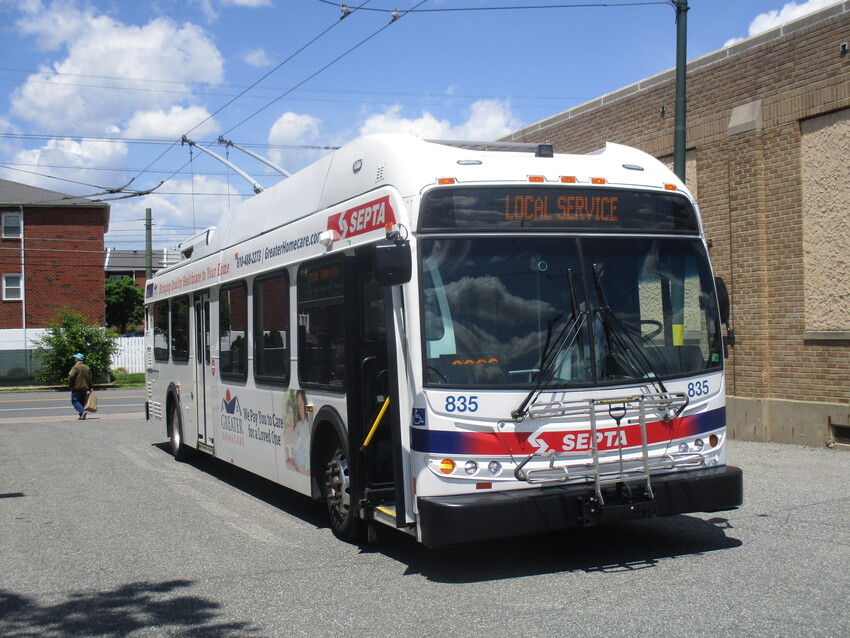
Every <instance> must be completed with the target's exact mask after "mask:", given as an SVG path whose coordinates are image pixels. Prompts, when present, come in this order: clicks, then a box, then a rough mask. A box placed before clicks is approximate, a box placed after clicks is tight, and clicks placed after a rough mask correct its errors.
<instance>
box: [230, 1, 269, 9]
mask: <svg viewBox="0 0 850 638" xmlns="http://www.w3.org/2000/svg"><path fill="white" fill-rule="evenodd" d="M221 4H222V6H225V7H226V6H231V7H249V8H252V9H256V8H257V7H270V6H272V3H271V0H222V2H221Z"/></svg>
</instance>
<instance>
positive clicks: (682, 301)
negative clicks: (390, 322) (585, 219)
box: [420, 235, 722, 388]
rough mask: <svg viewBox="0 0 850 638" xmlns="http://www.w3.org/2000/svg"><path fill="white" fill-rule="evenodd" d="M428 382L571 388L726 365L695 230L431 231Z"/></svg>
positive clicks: (426, 282)
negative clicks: (596, 233) (616, 233)
mask: <svg viewBox="0 0 850 638" xmlns="http://www.w3.org/2000/svg"><path fill="white" fill-rule="evenodd" d="M420 254H421V294H422V325H423V344H424V346H423V347H424V360H425V383H426V385H429V386H452V387H479V388H480V387H485V388H486V387H493V388H530V387H548V388H570V387H581V386H585V387H587V386H597V385H620V384H628V383H635V382H646V380H647V379H656V378H657V379H664V378H673V377H680V376H686V375H693V374H699V373H704V372H706V371H710V370H719V369H721V367H722V355H721V337H720V335H721V332H720V324H719V317H718V312H717V307H716V302H715V295H714V285H713V280H712V278H711V273H710V269H709V265H708V258H707V255H706V254H705V250H704V248H703V244H702V242H701V241H700V240H699V239H696V238H672V237H668V238H646V237H634V236H633V237H627V236H621V237H616V238H612V237H606V238H599V237H572V238H565V237H563V236H560V237H554V236H553V237H541V236H533V237H532V236H523V235H518V236H512V237H493V236H488V237H484V236H480V237H471V238H470V237H464V238H459V237H458V238H446V237H441V238H436V237H435V238H429V237H421V241H420Z"/></svg>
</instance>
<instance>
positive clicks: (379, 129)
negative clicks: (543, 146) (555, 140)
mask: <svg viewBox="0 0 850 638" xmlns="http://www.w3.org/2000/svg"><path fill="white" fill-rule="evenodd" d="M521 127H522V122H520V121H519V120H518V119H517V118H516V117H515V116H514V114H513V112H512V111H511V107H510V102H509V101H508V100H479V101H478V102H475V103H474V104H473V105H472V106H471V107H470V112H469V117H468V118H467V120H466V121H465V122H462V123H460V124H457V125H452V123H451V122H449V120H438V119H437V118H436V117H434V116H433V115H432V114H431V113H429V112H427V111H424V112H423V113H422V115H421V116H420V117H418V118H413V119H411V118H405V117H403V116H402V114H401V106H399V105H395V106H392V107H390V108H389V109H387V110H386V111H384V112H383V113H378V114H375V115H371V116H369V117H368V118H366V120H365V121H364V122H363V124H362V125H361V126H360V130H359V132H360V135H369V134H372V133H411V134H413V135H418V136H419V137H422V138H428V139H453V140H481V141H490V140H495V139H497V138H499V137H502V136H504V135H507V134H508V133H510V132H511V131H515V130H516V129H518V128H521Z"/></svg>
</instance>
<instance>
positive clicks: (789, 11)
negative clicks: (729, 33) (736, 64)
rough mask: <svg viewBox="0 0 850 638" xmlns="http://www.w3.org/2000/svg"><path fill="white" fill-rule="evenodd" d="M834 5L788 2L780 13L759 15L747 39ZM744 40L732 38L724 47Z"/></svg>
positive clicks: (824, 0) (830, 0)
mask: <svg viewBox="0 0 850 638" xmlns="http://www.w3.org/2000/svg"><path fill="white" fill-rule="evenodd" d="M832 4H836V0H806V2H803V3H801V4H797V3H796V2H788V3H787V4H785V6H783V7H782V8H781V9H779V10H778V11H777V10H776V9H774V10H772V11H767V12H765V13H760V14H759V15H757V16H756V17H755V19H754V20H753V21H752V22H750V27H749V29H748V33H747V37H750V38H751V37H753V36H754V35H758V34H759V33H764V32H765V31H770V30H771V29H775V28H776V27H780V26H782V25H783V24H785V23H787V22H791V21H792V20H796V19H797V18H802V17H803V16H805V15H808V14H810V13H813V12H815V11H819V10H820V9H823V8H824V7H828V6H829V5H832ZM744 39H745V38H732V39H731V40H728V41H727V42H726V43H725V44H724V45H723V46H724V47H728V46H732V45H733V44H737V43H738V42H741V41H742V40H744Z"/></svg>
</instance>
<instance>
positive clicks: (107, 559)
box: [0, 389, 850, 637]
mask: <svg viewBox="0 0 850 638" xmlns="http://www.w3.org/2000/svg"><path fill="white" fill-rule="evenodd" d="M99 397H100V399H99V401H100V405H101V406H102V407H101V411H99V412H98V413H97V414H94V415H91V416H90V417H89V418H88V419H87V420H85V421H78V420H77V418H76V414H75V413H74V412H73V409H72V408H71V406H70V401H69V397H68V394H67V393H56V394H53V393H50V394H46V395H45V396H39V395H38V394H37V393H14V394H3V395H0V401H2V402H0V409H2V412H0V437H2V444H0V536H2V539H3V542H2V549H0V636H364V635H368V636H441V637H442V636H453V637H458V636H460V637H463V636H555V635H559V636H561V635H572V634H578V635H583V636H641V635H663V636H717V635H720V636H730V635H731V636H840V635H848V634H850V610H848V607H847V599H848V596H850V489H848V488H850V453H848V452H846V451H840V450H827V449H810V448H803V447H796V446H787V445H775V444H762V443H744V442H738V441H732V442H731V443H730V446H729V460H730V463H731V464H732V465H738V466H740V467H741V468H743V470H744V481H745V483H744V488H745V504H744V506H743V507H742V508H741V509H739V510H737V511H733V512H721V513H715V514H702V515H688V516H678V517H674V518H669V519H654V520H647V521H639V522H630V523H622V524H617V525H611V526H608V527H604V528H596V529H586V530H576V531H571V532H568V533H560V534H548V535H544V536H535V537H524V538H514V539H508V540H505V541H498V542H491V543H483V544H477V545H471V546H465V547H458V548H449V549H440V550H433V549H428V548H425V547H422V546H419V545H417V544H416V543H415V542H414V541H413V540H412V539H411V538H409V537H407V536H404V535H402V534H399V533H396V532H394V531H392V530H385V531H382V533H381V534H380V542H379V543H378V544H375V545H370V546H364V547H357V546H352V545H347V544H345V543H342V542H340V541H338V540H337V539H335V538H334V536H333V535H332V534H331V532H330V530H329V529H328V527H327V524H326V520H325V512H324V509H323V506H322V505H321V504H319V503H315V502H312V501H310V500H309V499H307V498H306V497H303V496H301V495H297V494H294V493H292V492H289V491H287V490H285V489H283V488H280V487H277V486H275V485H273V484H271V483H269V482H267V481H265V480H263V479H259V478H257V477H254V476H252V475H250V474H247V473H245V472H243V471H241V470H237V469H234V468H232V467H230V466H229V465H227V464H225V463H222V462H219V461H216V460H213V459H209V458H205V457H201V456H198V457H195V458H193V459H192V460H191V461H190V462H188V463H178V462H176V461H174V460H173V459H172V458H171V457H170V455H169V454H168V452H167V445H166V443H165V441H166V437H165V433H164V432H163V431H160V430H159V429H158V428H156V427H154V425H152V424H151V423H148V422H147V421H145V419H144V410H143V405H144V391H143V390H141V389H137V390H106V391H102V392H100V393H99ZM60 401H61V402H60Z"/></svg>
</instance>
